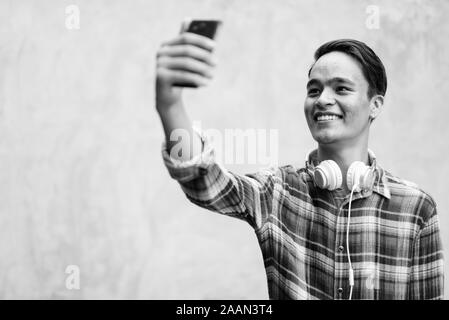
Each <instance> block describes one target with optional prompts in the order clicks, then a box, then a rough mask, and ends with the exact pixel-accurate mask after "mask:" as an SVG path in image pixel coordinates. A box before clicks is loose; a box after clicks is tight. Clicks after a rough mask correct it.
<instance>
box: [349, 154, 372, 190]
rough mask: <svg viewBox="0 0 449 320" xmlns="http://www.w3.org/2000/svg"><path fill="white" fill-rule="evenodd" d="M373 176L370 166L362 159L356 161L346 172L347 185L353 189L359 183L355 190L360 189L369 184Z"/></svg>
mask: <svg viewBox="0 0 449 320" xmlns="http://www.w3.org/2000/svg"><path fill="white" fill-rule="evenodd" d="M371 176H372V174H371V170H370V167H368V166H367V165H366V164H364V163H363V162H361V161H354V162H353V163H352V164H351V165H350V166H349V169H348V173H347V174H346V185H347V186H348V189H349V190H352V188H353V187H354V185H357V186H356V188H355V190H354V191H356V192H357V191H360V190H361V189H362V188H364V187H366V186H368V183H369V181H368V180H371V179H370V177H371Z"/></svg>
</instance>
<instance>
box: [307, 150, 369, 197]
mask: <svg viewBox="0 0 449 320" xmlns="http://www.w3.org/2000/svg"><path fill="white" fill-rule="evenodd" d="M314 151H315V150H312V151H310V152H309V153H308V154H307V156H306V168H309V169H312V172H313V180H314V182H315V184H316V185H317V186H318V187H319V188H321V189H327V190H335V189H338V188H340V187H341V185H342V182H343V177H342V173H341V170H340V167H339V166H338V164H337V163H336V162H335V161H334V160H324V161H321V162H320V164H319V165H317V166H316V167H314V166H311V164H310V163H309V158H310V155H311V153H312V152H314ZM368 153H369V155H370V157H371V159H372V165H371V166H367V165H366V164H364V163H363V162H362V161H354V162H353V163H352V164H351V165H350V166H349V168H348V173H347V174H346V185H347V187H348V189H349V190H352V189H353V188H355V189H354V191H356V192H358V191H360V190H362V189H370V188H372V185H373V182H374V169H375V164H376V156H375V155H374V153H373V152H372V151H371V150H369V149H368Z"/></svg>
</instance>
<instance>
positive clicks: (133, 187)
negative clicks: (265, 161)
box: [0, 0, 449, 299]
mask: <svg viewBox="0 0 449 320" xmlns="http://www.w3.org/2000/svg"><path fill="white" fill-rule="evenodd" d="M69 5H76V6H77V8H78V9H79V13H80V16H79V17H80V20H79V22H80V24H79V27H80V28H79V29H71V28H68V27H67V19H68V15H69V14H70V12H69V13H66V8H67V6H69ZM368 5H377V6H378V8H379V13H380V16H379V17H380V20H379V28H378V29H372V28H369V27H368V25H367V19H368V18H369V15H370V14H369V12H368V13H367V6H368ZM448 15H449V2H448V1H446V0H398V1H387V0H385V1H376V0H370V1H355V0H341V1H324V0H317V1H308V0H307V1H306V0H303V1H299V0H265V1H260V0H248V1H236V0H214V1H210V0H207V1H206V0H183V1H181V0H164V1H159V0H158V1H156V0H150V1H143V0H141V1H137V0H132V1H117V0H114V1H110V0H108V1H106V0H104V1H99V0H93V1H87V0H84V1H81V0H79V1H77V0H74V1H56V0H55V1H52V0H43V1H31V0H30V1H25V0H21V1H6V0H0V298H2V299H17V298H32V299H35V298H49V299H52V298H60V299H72V298H74V299H80V298H81V299H86V298H93V299H101V298H111V299H128V298H137V299H148V298H149V299H167V298H171V299H176V298H186V299H196V298H206V299H209V298H218V299H228V298H234V299H240V298H242V299H245V298H251V299H265V298H267V297H268V294H267V288H266V282H265V281H266V278H265V273H264V268H263V261H262V257H261V253H260V250H259V248H258V244H257V240H256V237H255V235H254V233H253V231H252V230H251V228H250V227H249V225H247V224H246V223H244V222H241V221H239V220H236V219H232V218H228V217H224V216H221V215H218V214H214V213H211V212H208V211H206V210H203V209H200V208H197V207H195V206H193V205H192V204H190V203H189V202H188V201H187V199H186V198H185V196H184V195H183V193H182V192H181V189H180V188H179V186H178V185H177V183H176V182H175V181H173V180H171V179H170V177H169V175H168V173H167V171H166V169H165V167H164V166H163V163H162V159H161V156H160V145H161V141H162V139H163V134H162V128H161V124H160V122H159V119H158V117H157V114H156V112H155V111H154V102H153V101H154V89H153V87H154V80H153V78H154V64H155V61H154V58H155V52H156V50H157V48H158V46H159V44H160V43H161V42H162V41H164V40H167V39H169V38H170V37H172V36H174V35H175V34H176V33H177V32H178V31H179V27H180V22H181V20H182V19H183V18H184V17H185V16H191V17H196V18H220V19H222V20H223V21H224V25H223V29H222V30H221V31H222V32H221V34H220V36H219V38H218V39H217V40H218V48H217V57H218V59H219V66H218V69H217V73H216V77H215V79H214V82H213V83H212V85H211V86H209V87H208V88H205V89H201V90H197V91H190V92H186V94H185V100H186V104H187V105H188V109H189V110H190V114H191V117H192V119H193V120H196V121H201V125H202V127H203V128H214V129H218V130H224V129H226V128H231V129H233V128H240V129H248V128H256V129H277V130H278V133H279V162H280V164H287V163H291V164H295V165H301V163H302V161H303V159H304V155H305V153H306V152H307V151H308V150H309V149H310V148H312V147H314V145H315V143H314V141H313V139H312V138H311V136H310V133H309V131H308V129H307V125H306V122H305V119H304V115H303V101H304V98H305V83H306V79H307V77H306V73H307V69H308V67H309V65H310V64H311V63H312V61H313V60H312V55H313V52H314V50H315V49H316V47H317V46H319V45H320V44H321V43H323V42H325V41H328V40H331V39H335V38H342V37H345V38H347V37H350V38H356V39H360V40H362V41H365V42H366V43H367V44H369V45H370V46H372V47H373V48H374V50H375V51H376V52H377V53H378V54H379V56H380V57H381V59H382V60H383V61H384V63H385V65H386V68H387V73H388V76H389V88H388V92H387V96H386V106H385V108H384V112H383V114H382V115H381V116H380V117H379V118H378V120H377V121H376V122H375V123H374V124H373V128H372V132H371V144H370V146H371V148H372V149H373V150H374V151H375V152H376V154H377V157H378V159H379V161H380V162H381V164H382V165H383V166H384V167H385V168H387V169H388V170H389V171H391V172H392V173H394V174H396V175H399V176H401V177H403V178H406V179H408V180H411V181H414V182H416V183H418V184H419V185H420V186H421V187H422V188H423V189H424V190H426V191H428V192H429V193H430V194H431V195H432V196H433V197H434V198H435V200H436V202H437V204H438V209H439V214H440V220H441V225H442V237H443V242H444V247H445V250H446V251H445V252H446V256H447V257H449V251H448V250H449V228H448V226H449V217H448V211H449V197H447V190H448V187H447V185H446V181H447V180H448V178H449V161H447V157H448V156H449V151H448V145H449V142H448V139H449V126H448V124H447V121H448V119H447V117H448V116H449V112H448V105H447V98H446V95H447V92H449V82H448V74H449V68H448V63H449V62H448V60H447V57H448V56H449V54H448V48H449V47H448V43H447V39H448V38H449V20H448V19H447V16H448ZM69 26H70V25H69ZM257 168H258V167H257V166H255V165H232V164H231V165H229V169H232V170H235V171H236V172H240V173H246V172H252V171H255V170H257ZM69 265H74V266H76V267H77V268H79V271H80V287H79V290H69V289H68V288H67V287H66V281H67V279H68V277H69V276H71V275H73V274H70V273H69V274H68V273H66V272H65V271H66V267H67V266H69ZM447 265H449V263H448V264H447ZM446 270H449V269H448V267H446ZM446 287H449V282H448V281H446Z"/></svg>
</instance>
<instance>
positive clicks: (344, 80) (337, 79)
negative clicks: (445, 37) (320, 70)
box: [306, 77, 355, 88]
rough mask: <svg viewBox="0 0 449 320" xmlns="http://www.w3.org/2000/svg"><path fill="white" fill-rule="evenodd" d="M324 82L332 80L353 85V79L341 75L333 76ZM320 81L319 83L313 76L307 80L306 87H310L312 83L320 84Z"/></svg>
mask: <svg viewBox="0 0 449 320" xmlns="http://www.w3.org/2000/svg"><path fill="white" fill-rule="evenodd" d="M326 82H327V83H332V82H337V83H346V84H349V85H352V86H355V83H354V81H352V80H350V79H348V78H343V77H335V78H332V79H329V80H327V81H326ZM320 83H321V81H320V80H318V79H315V78H313V79H310V80H309V81H308V82H307V85H306V87H307V88H308V87H310V86H312V85H314V84H320Z"/></svg>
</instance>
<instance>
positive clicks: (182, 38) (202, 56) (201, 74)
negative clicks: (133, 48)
mask: <svg viewBox="0 0 449 320" xmlns="http://www.w3.org/2000/svg"><path fill="white" fill-rule="evenodd" d="M214 46H215V42H214V41H213V40H211V39H209V38H207V37H204V36H200V35H197V34H194V33H189V32H185V33H182V34H180V35H179V36H177V37H176V38H174V39H172V40H170V41H167V42H165V43H163V44H162V45H161V47H160V48H159V50H158V52H157V59H156V61H157V67H156V108H157V110H158V112H159V113H161V112H165V111H166V110H165V109H167V108H170V107H172V106H181V105H182V102H181V91H182V87H177V86H173V84H181V85H182V84H185V85H188V86H194V87H202V86H205V85H207V84H208V83H209V81H210V80H211V79H212V76H213V71H214V67H215V66H216V61H215V60H214V58H213V54H212V51H213V48H214Z"/></svg>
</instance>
